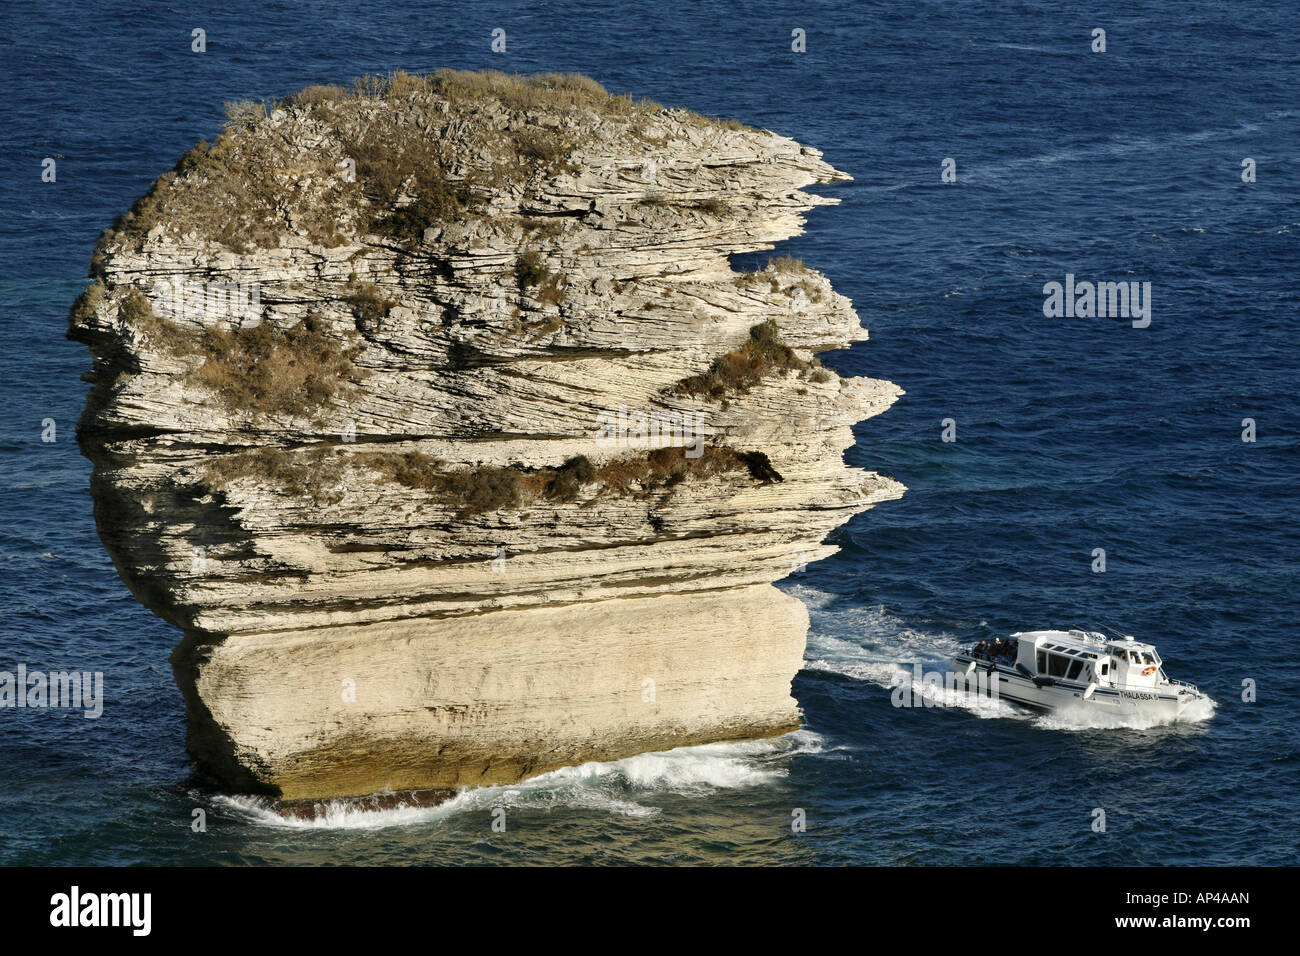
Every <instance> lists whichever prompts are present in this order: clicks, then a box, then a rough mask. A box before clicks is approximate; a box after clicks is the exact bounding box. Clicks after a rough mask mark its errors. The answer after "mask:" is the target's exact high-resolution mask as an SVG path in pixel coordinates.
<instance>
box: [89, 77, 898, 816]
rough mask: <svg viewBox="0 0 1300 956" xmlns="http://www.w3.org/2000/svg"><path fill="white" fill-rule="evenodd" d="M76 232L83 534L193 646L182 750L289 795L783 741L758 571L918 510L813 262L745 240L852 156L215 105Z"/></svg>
mask: <svg viewBox="0 0 1300 956" xmlns="http://www.w3.org/2000/svg"><path fill="white" fill-rule="evenodd" d="M227 111H228V114H229V116H230V121H229V123H228V124H227V125H226V128H225V130H224V131H223V132H222V133H221V135H220V136H219V137H217V138H216V139H215V140H214V141H213V142H212V143H211V144H210V145H208V144H205V143H200V144H199V145H198V146H197V147H196V148H195V149H194V150H192V151H191V152H189V153H188V154H187V155H186V156H185V157H184V158H182V159H181V161H180V162H179V164H178V165H177V166H176V168H175V170H174V171H173V172H171V173H168V174H166V175H164V176H162V177H161V178H160V179H159V180H158V181H157V182H156V183H155V184H154V185H153V187H152V188H151V190H150V191H149V193H148V194H147V195H146V196H144V197H143V198H142V199H140V200H139V201H138V202H137V203H136V204H135V206H134V207H132V209H131V211H130V212H129V213H128V214H126V215H124V216H123V217H121V218H120V219H119V220H118V222H117V223H116V224H115V225H114V227H113V228H112V229H110V230H109V231H107V232H106V233H105V234H104V236H103V237H102V238H101V240H100V242H99V245H98V247H97V249H96V252H95V256H94V260H93V262H92V266H91V276H92V279H93V282H92V283H91V285H90V286H89V287H88V288H87V290H86V291H85V293H83V295H82V296H81V298H80V299H78V301H77V303H76V304H75V305H74V307H73V309H72V316H71V331H70V335H71V337H73V338H74V339H76V340H77V341H80V342H84V343H85V344H86V345H88V346H89V347H90V350H91V353H92V355H93V358H94V365H93V370H92V371H90V372H89V373H87V376H86V377H87V379H88V381H90V382H91V385H92V388H91V391H90V395H89V399H88V402H87V406H86V409H85V412H84V414H83V415H82V418H81V420H80V422H79V427H78V432H79V439H80V442H81V447H82V450H83V451H84V453H85V454H86V456H87V457H89V458H90V460H91V461H92V462H93V464H94V471H93V476H92V479H91V487H92V493H93V498H94V502H95V518H96V521H97V524H98V528H99V533H100V536H101V538H102V540H103V542H104V545H105V547H106V548H107V549H108V551H109V553H110V554H111V555H112V558H113V560H114V562H115V563H116V566H117V568H118V570H119V572H120V573H121V575H122V578H123V579H124V580H125V582H126V584H127V585H128V587H130V589H131V591H132V593H133V594H134V595H135V596H136V597H137V598H138V599H139V600H140V601H141V602H142V603H144V604H145V605H146V606H147V607H148V608H150V609H151V610H152V611H154V612H155V613H156V614H158V615H159V616H161V617H162V618H164V619H165V620H167V621H169V622H170V623H172V624H174V625H175V626H176V627H178V628H180V629H181V631H182V632H183V638H182V639H181V641H180V643H179V646H178V647H177V648H176V650H175V652H174V654H173V655H172V665H173V668H174V671H175V675H176V680H177V683H178V684H179V685H180V689H181V691H182V693H183V694H184V697H185V702H186V712H187V718H188V723H189V732H188V747H189V750H190V752H191V753H192V755H193V756H194V758H195V759H196V760H197V761H198V762H199V764H201V765H202V766H203V767H204V768H205V769H206V770H207V771H208V772H209V773H210V774H212V775H214V776H215V778H216V779H217V780H218V781H219V782H220V783H221V784H222V785H223V786H225V787H228V788H231V789H233V790H237V791H245V792H254V793H263V794H268V795H271V796H273V797H277V798H279V799H282V800H284V801H287V802H292V801H311V800H320V799H324V798H333V797H353V796H361V795H369V794H383V793H393V792H398V791H407V790H421V791H438V790H452V789H456V788H460V787H465V786H477V785H489V784H505V783H512V782H515V781H518V780H520V779H522V778H525V777H529V776H532V775H535V774H539V773H542V772H545V771H548V770H551V769H554V768H556V767H560V766H564V765H570V764H575V763H580V762H583V761H588V760H610V759H615V758H620V757H625V756H628V755H631V754H636V753H640V752H644V751H651V750H661V749H665V748H670V747H676V746H681V745H687V744H700V743H706V742H712V741H723V740H737V739H745V738H756V737H763V736H769V735H776V734H781V733H785V732H787V731H790V730H793V729H795V728H796V727H797V726H798V725H799V721H800V714H799V709H798V705H797V703H796V702H795V700H794V699H793V698H792V697H791V694H790V683H791V679H792V677H793V676H794V674H795V673H796V671H797V670H798V669H799V667H800V664H801V660H802V657H803V651H804V643H805V637H806V632H807V627H808V616H807V613H806V611H805V609H804V607H803V605H802V604H801V603H800V602H799V601H798V600H796V599H795V598H793V597H790V596H788V595H786V594H784V593H783V592H781V591H779V590H778V589H776V588H775V587H773V586H772V582H773V581H776V580H779V579H781V578H784V577H786V576H787V575H789V574H790V573H791V571H792V569H794V568H796V567H798V566H800V565H802V564H804V563H807V562H811V561H815V560H818V559H820V558H823V557H825V556H827V555H829V554H832V553H833V552H834V551H835V547H834V546H833V545H829V544H826V543H824V539H825V538H826V536H827V534H828V533H829V532H830V531H831V529H833V528H834V527H836V526H837V525H839V524H842V523H843V522H844V521H846V520H847V519H848V518H849V517H850V516H852V515H853V514H855V513H856V512H860V511H863V510H864V509H867V508H869V507H871V506H872V505H873V504H875V503H876V502H879V501H883V500H886V499H890V498H895V497H897V496H898V495H900V494H901V493H902V491H903V489H902V486H901V485H899V484H898V483H897V482H895V481H892V480H890V479H888V478H885V477H882V476H880V475H877V474H874V473H871V472H865V471H862V470H859V469H854V468H849V467H847V466H846V465H845V463H844V458H843V451H844V449H845V448H847V447H848V446H849V445H850V444H851V443H852V441H853V437H852V431H851V429H852V426H853V424H854V423H856V422H859V421H861V420H862V419H864V418H867V417H869V416H872V415H875V414H878V413H880V412H881V411H883V410H884V409H886V408H887V407H888V406H889V405H890V404H891V403H892V402H893V401H894V400H895V399H896V398H897V397H898V396H899V395H900V394H901V392H900V390H899V389H898V388H897V387H896V386H894V385H892V384H891V383H889V382H885V381H877V380H873V379H867V378H840V377H839V376H837V375H835V374H834V373H832V372H831V371H829V370H828V369H826V368H823V367H822V366H821V365H820V363H819V362H818V360H817V358H816V355H817V353H820V352H824V351H826V350H829V349H841V348H845V347H847V346H848V345H849V344H850V343H851V342H854V341H857V340H861V339H865V338H866V334H865V332H864V331H863V329H862V328H861V326H860V323H859V321H858V317H857V315H856V314H855V313H854V310H853V308H852V304H851V303H850V302H849V301H848V300H847V299H846V298H845V297H843V296H841V295H839V294H837V293H836V292H835V291H833V290H832V289H831V287H830V284H829V282H828V281H827V280H826V278H825V277H824V276H822V275H821V274H820V273H818V272H816V271H814V270H813V269H810V268H808V267H806V266H804V265H803V264H802V263H800V262H798V261H795V260H792V259H788V258H778V259H775V260H772V261H770V262H769V263H768V264H767V265H766V266H765V267H763V268H760V269H759V270H758V271H755V272H742V271H735V270H734V269H733V268H732V265H731V261H730V257H731V256H732V255H734V254H737V253H748V252H754V251H760V250H767V249H772V248H773V244H774V243H776V242H779V241H780V240H783V239H786V238H788V237H790V236H793V235H796V234H798V233H800V231H801V229H802V226H803V224H804V218H803V216H804V214H805V213H806V212H807V211H808V210H810V209H811V208H812V207H814V206H817V205H825V204H828V203H831V202H834V201H835V200H832V199H829V198H825V197H819V196H816V195H813V194H810V193H807V192H805V191H803V190H804V188H805V187H807V186H811V185H814V184H818V183H831V182H835V181H837V180H843V179H847V178H848V177H847V176H846V175H845V174H843V173H840V172H838V171H837V170H835V169H833V168H832V167H831V166H830V165H828V164H827V163H825V162H824V161H823V160H822V156H821V153H819V152H818V151H817V150H815V149H811V148H809V147H806V146H801V145H800V144H799V143H797V142H794V141H793V140H791V139H788V138H786V137H784V136H780V135H778V134H776V133H773V132H769V131H766V130H758V129H752V128H750V127H747V126H743V125H741V124H739V123H735V122H731V121H720V120H713V119H707V118H705V117H702V116H700V115H697V114H695V113H692V112H689V111H686V110H681V109H665V108H663V107H661V106H659V105H657V104H654V103H650V102H646V101H636V100H632V99H629V98H627V97H616V96H612V95H610V94H608V93H606V92H605V90H604V89H602V88H601V87H600V86H599V85H598V84H596V83H595V82H593V81H591V80H589V79H586V78H584V77H577V76H554V75H548V76H535V77H527V78H519V77H507V76H504V75H501V74H494V73H486V74H484V73H456V72H451V71H442V72H439V73H435V74H432V75H429V76H419V77H417V76H411V75H407V74H402V73H398V74H395V75H393V76H390V77H385V78H374V77H369V78H365V79H363V80H360V81H357V82H356V83H355V84H354V85H353V87H352V88H350V89H343V88H339V87H310V88H308V89H306V90H303V91H302V92H301V93H298V94H296V95H294V96H291V97H288V98H287V99H285V100H282V101H280V102H278V103H275V104H273V105H271V106H269V107H268V106H266V105H264V104H252V103H245V104H235V105H231V106H229V107H228V110H227Z"/></svg>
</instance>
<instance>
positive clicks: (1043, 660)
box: [1038, 651, 1047, 674]
mask: <svg viewBox="0 0 1300 956" xmlns="http://www.w3.org/2000/svg"><path fill="white" fill-rule="evenodd" d="M1038 673H1040V674H1046V673H1047V655H1046V654H1045V653H1043V652H1042V651H1039V652H1038Z"/></svg>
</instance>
